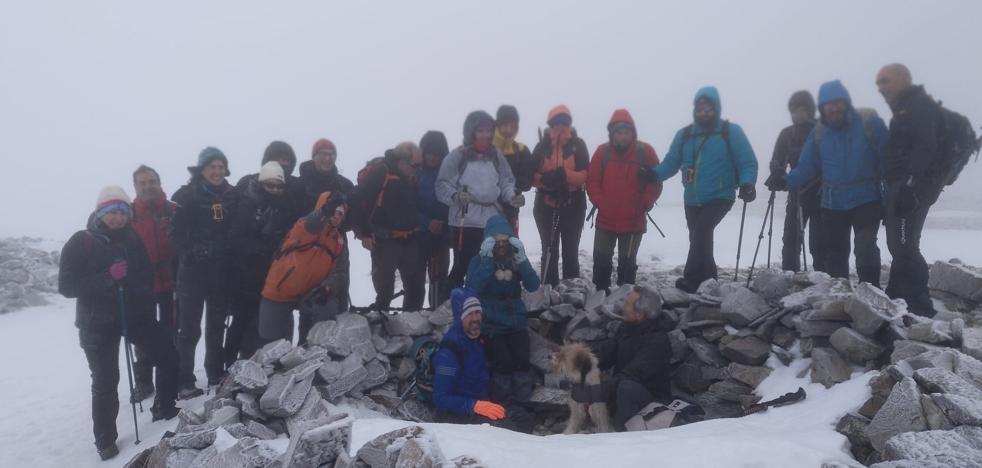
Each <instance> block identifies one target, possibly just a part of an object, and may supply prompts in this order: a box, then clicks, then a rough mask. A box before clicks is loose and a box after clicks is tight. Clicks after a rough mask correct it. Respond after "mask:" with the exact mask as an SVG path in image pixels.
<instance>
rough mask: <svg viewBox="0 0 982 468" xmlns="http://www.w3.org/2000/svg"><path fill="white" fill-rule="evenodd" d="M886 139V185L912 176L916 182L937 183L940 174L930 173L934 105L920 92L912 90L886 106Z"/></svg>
mask: <svg viewBox="0 0 982 468" xmlns="http://www.w3.org/2000/svg"><path fill="white" fill-rule="evenodd" d="M890 107H891V109H892V110H893V118H892V119H890V138H889V139H888V140H887V145H886V150H885V159H886V163H885V166H886V168H885V171H884V172H885V173H884V178H885V179H886V181H887V182H903V181H906V180H907V178H908V177H911V176H913V177H914V179H915V180H916V181H918V182H919V183H920V182H928V183H938V182H937V180H935V179H936V178H937V177H939V176H940V174H935V173H933V172H932V170H931V169H932V167H931V166H932V163H933V162H934V161H935V160H936V158H937V156H938V134H937V129H938V123H939V117H940V112H939V109H938V104H937V103H936V102H934V99H933V98H931V96H929V95H928V94H927V92H925V91H924V87H923V86H912V87H910V88H908V89H907V90H906V91H904V92H902V93H901V94H900V95H899V96H897V99H896V101H895V102H894V103H892V104H891V105H890Z"/></svg>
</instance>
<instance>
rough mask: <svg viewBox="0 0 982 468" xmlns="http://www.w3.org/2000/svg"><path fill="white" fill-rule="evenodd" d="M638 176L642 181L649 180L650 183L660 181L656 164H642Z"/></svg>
mask: <svg viewBox="0 0 982 468" xmlns="http://www.w3.org/2000/svg"><path fill="white" fill-rule="evenodd" d="M638 178H639V179H641V181H642V182H647V183H649V184H651V183H656V182H658V173H657V172H655V166H646V165H644V164H642V165H641V167H640V169H638Z"/></svg>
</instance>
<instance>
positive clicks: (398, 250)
mask: <svg viewBox="0 0 982 468" xmlns="http://www.w3.org/2000/svg"><path fill="white" fill-rule="evenodd" d="M425 264H426V263H425V260H424V259H423V255H422V252H421V251H420V246H419V240H418V239H417V238H416V236H410V237H408V238H406V239H385V240H379V241H378V242H376V244H375V248H374V249H372V284H373V285H374V286H375V305H376V306H378V307H382V308H387V307H389V306H390V305H391V302H392V296H393V295H394V294H395V291H394V289H395V281H396V271H398V272H399V278H401V279H402V290H403V291H404V292H405V296H403V298H402V306H403V307H404V308H406V309H408V310H418V309H422V308H423V296H425V290H426V276H425V275H424V273H423V268H424V267H423V265H425Z"/></svg>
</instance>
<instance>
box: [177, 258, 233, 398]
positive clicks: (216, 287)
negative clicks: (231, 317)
mask: <svg viewBox="0 0 982 468" xmlns="http://www.w3.org/2000/svg"><path fill="white" fill-rule="evenodd" d="M227 278H228V271H227V269H226V268H225V262H223V261H218V260H214V261H207V262H201V263H196V264H194V265H190V266H185V265H184V264H182V265H181V266H180V268H179V269H178V273H177V284H178V286H177V305H178V307H177V309H178V312H179V316H178V329H177V336H176V337H175V338H174V341H175V343H176V344H177V352H178V355H179V359H180V385H181V386H182V387H189V386H194V384H195V377H194V354H195V348H197V346H198V340H200V339H201V316H202V315H204V316H205V374H206V375H207V376H208V382H209V384H212V383H215V382H218V381H219V380H221V379H222V377H223V376H224V375H225V349H224V346H223V340H224V338H225V319H226V318H227V317H228V301H229V290H228V280H227ZM206 304H207V312H206V311H205V305H206Z"/></svg>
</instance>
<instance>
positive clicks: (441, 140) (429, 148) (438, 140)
mask: <svg viewBox="0 0 982 468" xmlns="http://www.w3.org/2000/svg"><path fill="white" fill-rule="evenodd" d="M419 149H420V151H422V152H423V154H424V155H426V154H434V155H437V156H439V157H440V158H443V157H445V156H446V155H447V154H448V153H450V145H448V144H447V137H446V136H445V135H444V134H443V132H440V131H437V130H430V131H428V132H426V133H424V134H423V138H421V139H420V140H419Z"/></svg>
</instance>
